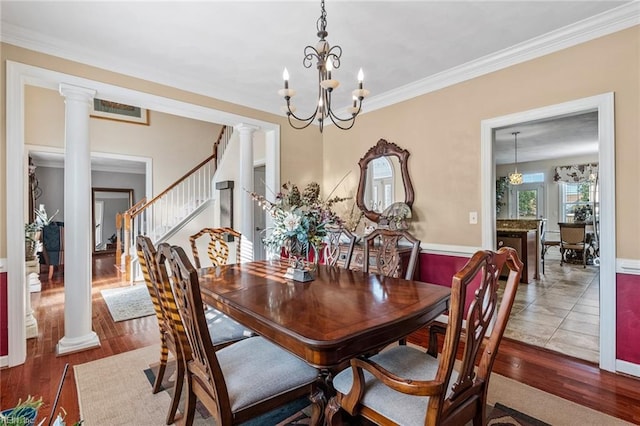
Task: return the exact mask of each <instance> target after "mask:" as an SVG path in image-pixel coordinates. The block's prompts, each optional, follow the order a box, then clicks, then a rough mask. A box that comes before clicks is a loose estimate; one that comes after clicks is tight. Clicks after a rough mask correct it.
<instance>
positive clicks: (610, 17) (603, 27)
mask: <svg viewBox="0 0 640 426" xmlns="http://www.w3.org/2000/svg"><path fill="white" fill-rule="evenodd" d="M635 25H640V1H638V0H634V1H633V2H630V3H627V4H624V5H622V6H619V7H617V8H615V9H611V10H609V11H606V12H603V13H601V14H599V15H595V16H592V17H590V18H587V19H584V20H582V21H579V22H576V23H574V24H571V25H567V26H566V27H563V28H559V29H557V30H554V31H551V32H549V33H547V34H543V35H541V36H539V37H535V38H532V39H530V40H527V41H525V42H522V43H520V44H517V45H515V46H511V47H509V48H507V49H503V50H501V51H498V52H495V53H492V54H490V55H487V56H484V57H482V58H479V59H476V60H473V61H470V62H467V63H465V64H462V65H459V66H457V67H454V68H450V69H448V70H445V71H442V72H440V73H438V74H434V75H432V76H429V77H426V78H423V79H421V80H418V81H415V82H413V83H410V84H407V85H404V86H402V87H399V88H397V89H394V90H390V91H388V92H385V93H381V94H380V95H376V96H372V97H371V98H368V99H367V102H366V103H364V104H363V107H364V108H366V109H364V110H363V111H362V114H367V113H368V112H372V111H375V110H377V109H381V108H385V107H388V106H391V105H394V104H397V103H399V102H403V101H406V100H408V99H412V98H415V97H417V96H420V95H424V94H427V93H430V92H434V91H436V90H440V89H443V88H445V87H448V86H452V85H454V84H458V83H461V82H463V81H467V80H471V79H473V78H476V77H480V76H482V75H485V74H489V73H492V72H495V71H498V70H501V69H504V68H508V67H511V66H513V65H517V64H520V63H522V62H526V61H530V60H532V59H535V58H539V57H541V56H544V55H548V54H551V53H554V52H557V51H559V50H562V49H566V48H568V47H572V46H575V45H578V44H581V43H585V42H587V41H590V40H593V39H596V38H599V37H603V36H606V35H608V34H613V33H615V32H618V31H622V30H624V29H627V28H631V27H633V26H635ZM344 112H346V108H345V109H344Z"/></svg>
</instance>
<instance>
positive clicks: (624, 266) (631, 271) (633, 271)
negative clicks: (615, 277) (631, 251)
mask: <svg viewBox="0 0 640 426" xmlns="http://www.w3.org/2000/svg"><path fill="white" fill-rule="evenodd" d="M616 273H618V274H628V275H640V259H620V258H618V259H616Z"/></svg>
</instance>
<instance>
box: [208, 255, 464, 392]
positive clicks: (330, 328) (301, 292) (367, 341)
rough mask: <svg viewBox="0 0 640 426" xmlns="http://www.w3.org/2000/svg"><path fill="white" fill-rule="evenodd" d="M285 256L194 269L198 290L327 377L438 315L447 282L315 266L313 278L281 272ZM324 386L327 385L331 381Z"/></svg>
mask: <svg viewBox="0 0 640 426" xmlns="http://www.w3.org/2000/svg"><path fill="white" fill-rule="evenodd" d="M287 267H288V264H287V262H286V261H257V262H249V263H242V264H235V265H226V266H223V267H218V268H215V267H210V268H203V269H200V270H199V281H200V292H201V294H202V299H203V301H204V302H205V303H207V304H208V305H211V306H213V307H215V308H216V309H219V310H220V311H222V312H224V313H225V314H227V315H228V316H229V317H231V318H233V319H235V320H236V321H238V322H239V323H241V324H243V325H245V326H246V327H248V328H250V329H252V330H254V331H255V332H256V333H258V334H260V335H261V336H263V337H264V338H266V339H268V340H270V341H272V342H273V343H275V344H277V345H279V346H281V347H282V348H284V349H286V350H288V351H289V352H291V353H293V354H294V355H297V356H298V357H300V358H302V359H303V360H305V361H306V362H307V363H309V364H310V365H313V366H314V367H316V368H318V369H319V370H321V371H324V372H325V373H326V374H327V376H328V377H329V379H330V376H331V374H332V373H333V372H335V371H336V369H339V368H340V367H341V366H344V365H346V363H347V362H348V361H349V360H350V359H351V358H354V357H356V356H359V355H362V354H367V353H369V352H371V351H375V350H379V349H380V348H382V347H383V346H385V345H387V344H389V343H392V342H394V341H397V340H398V339H401V338H403V337H405V336H407V335H409V334H410V333H412V332H413V331H415V330H417V329H419V328H421V327H423V326H424V325H425V324H427V323H429V322H430V321H433V320H434V319H436V318H437V317H438V316H439V315H440V314H442V313H443V312H445V310H446V309H447V307H448V302H449V297H450V293H451V292H450V289H449V288H448V287H444V286H440V285H434V284H427V283H424V282H420V281H409V280H404V279H400V278H390V277H386V276H382V275H376V274H369V273H365V272H361V271H351V270H348V269H343V268H340V267H336V266H333V267H332V266H326V265H320V266H318V268H317V270H316V271H315V279H314V280H313V281H309V282H305V283H302V282H296V281H292V280H287V279H285V278H284V275H285V273H286V269H287ZM329 387H330V383H329Z"/></svg>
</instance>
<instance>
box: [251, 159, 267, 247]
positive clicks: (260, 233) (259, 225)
mask: <svg viewBox="0 0 640 426" xmlns="http://www.w3.org/2000/svg"><path fill="white" fill-rule="evenodd" d="M265 179H266V167H265V166H256V167H254V168H253V191H254V192H255V193H256V194H258V195H262V196H263V197H264V196H265V194H266V185H265ZM253 226H254V230H253V247H254V251H253V258H254V260H264V259H266V252H265V249H264V243H263V242H262V239H263V238H264V236H265V234H264V233H265V231H266V228H267V218H266V213H265V211H264V210H263V209H262V207H260V205H258V203H253Z"/></svg>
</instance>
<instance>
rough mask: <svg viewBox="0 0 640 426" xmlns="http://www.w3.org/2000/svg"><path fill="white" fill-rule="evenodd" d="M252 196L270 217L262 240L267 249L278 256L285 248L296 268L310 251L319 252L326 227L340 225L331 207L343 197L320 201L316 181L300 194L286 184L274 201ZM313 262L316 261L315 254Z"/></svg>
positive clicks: (294, 186) (295, 186) (318, 186)
mask: <svg viewBox="0 0 640 426" xmlns="http://www.w3.org/2000/svg"><path fill="white" fill-rule="evenodd" d="M251 197H252V198H253V199H254V200H255V201H257V202H258V204H259V205H260V206H262V208H263V209H264V210H266V211H267V212H269V214H270V215H271V216H272V217H273V227H272V228H271V232H270V233H268V235H267V236H266V237H265V238H264V240H263V242H264V245H265V247H266V248H267V250H269V251H270V252H271V253H280V251H281V250H282V248H284V249H285V250H286V251H287V252H288V253H289V256H290V257H292V258H294V262H295V263H296V266H298V267H299V266H300V264H301V263H302V261H301V259H303V258H307V257H308V256H310V255H311V248H313V249H314V251H315V253H319V251H320V248H321V245H322V240H323V238H324V237H325V236H326V230H325V227H326V226H327V225H329V224H341V223H342V221H341V219H340V217H338V215H336V213H335V212H333V211H332V210H331V206H333V205H334V204H335V203H339V202H341V201H344V200H346V198H342V197H333V198H328V199H326V200H323V199H322V198H320V185H318V184H317V183H316V182H311V183H309V184H308V185H307V186H306V187H305V188H304V189H303V191H302V192H300V189H299V188H298V186H297V185H294V184H292V183H290V182H287V183H285V184H283V185H282V188H281V191H280V192H279V193H278V194H276V200H275V201H274V202H271V201H269V200H267V199H266V198H265V197H263V196H261V195H258V194H256V193H255V192H252V193H251ZM315 260H316V261H317V260H318V259H317V255H316V256H315Z"/></svg>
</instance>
